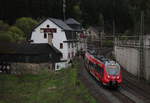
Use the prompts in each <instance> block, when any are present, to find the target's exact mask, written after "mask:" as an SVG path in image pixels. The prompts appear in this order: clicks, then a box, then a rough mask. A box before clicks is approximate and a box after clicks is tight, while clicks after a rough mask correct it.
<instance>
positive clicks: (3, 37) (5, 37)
mask: <svg viewBox="0 0 150 103" xmlns="http://www.w3.org/2000/svg"><path fill="white" fill-rule="evenodd" d="M13 41H14V40H13V37H12V35H10V34H9V33H8V32H0V42H13Z"/></svg>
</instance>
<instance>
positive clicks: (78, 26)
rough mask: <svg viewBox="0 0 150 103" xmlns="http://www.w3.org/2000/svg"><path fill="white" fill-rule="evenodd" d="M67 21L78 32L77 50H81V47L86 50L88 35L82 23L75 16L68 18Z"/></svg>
mask: <svg viewBox="0 0 150 103" xmlns="http://www.w3.org/2000/svg"><path fill="white" fill-rule="evenodd" d="M65 23H66V24H67V25H69V26H70V27H71V28H72V29H73V30H74V31H75V32H76V35H77V39H78V42H77V51H80V50H81V49H82V50H83V51H86V49H87V45H86V35H85V33H84V30H83V28H82V25H81V23H79V22H78V21H76V20H75V19H73V18H68V19H67V20H65Z"/></svg>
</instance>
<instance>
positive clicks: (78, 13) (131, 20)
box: [0, 0, 150, 34]
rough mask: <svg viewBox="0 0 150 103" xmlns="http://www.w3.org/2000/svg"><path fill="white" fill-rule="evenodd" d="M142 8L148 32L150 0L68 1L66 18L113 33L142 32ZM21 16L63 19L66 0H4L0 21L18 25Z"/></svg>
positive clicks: (37, 18) (1, 5)
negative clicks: (114, 29) (114, 30)
mask: <svg viewBox="0 0 150 103" xmlns="http://www.w3.org/2000/svg"><path fill="white" fill-rule="evenodd" d="M141 11H143V12H144V20H145V22H144V23H145V24H144V25H145V32H146V33H148V32H149V31H148V30H149V29H148V27H149V25H150V0H66V13H65V14H66V18H70V17H72V18H75V19H77V20H78V21H80V22H81V23H82V24H83V26H84V27H88V26H91V25H92V26H104V27H105V31H106V32H110V33H111V32H112V30H113V22H115V27H116V32H118V33H124V32H131V33H134V34H136V33H138V32H139V27H140V20H141V19H140V16H141ZM20 17H31V18H33V19H36V20H37V21H39V20H41V19H43V18H47V17H53V18H59V19H63V0H0V20H3V21H4V22H6V23H8V24H10V25H11V24H14V23H15V21H16V19H18V18H20Z"/></svg>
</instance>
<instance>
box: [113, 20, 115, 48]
mask: <svg viewBox="0 0 150 103" xmlns="http://www.w3.org/2000/svg"><path fill="white" fill-rule="evenodd" d="M115 33H116V24H115V20H113V42H114V45H115Z"/></svg>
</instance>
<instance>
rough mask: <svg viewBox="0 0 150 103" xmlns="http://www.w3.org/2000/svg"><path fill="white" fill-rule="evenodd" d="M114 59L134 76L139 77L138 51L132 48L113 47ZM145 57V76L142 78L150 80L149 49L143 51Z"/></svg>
mask: <svg viewBox="0 0 150 103" xmlns="http://www.w3.org/2000/svg"><path fill="white" fill-rule="evenodd" d="M114 51H115V57H116V60H117V61H118V62H119V63H120V64H121V65H122V66H123V67H124V68H125V69H126V70H127V71H128V72H130V73H132V74H133V75H135V76H138V75H139V73H140V72H139V64H140V56H139V50H138V49H137V48H133V47H120V46H115V47H114ZM144 56H145V60H144V61H145V68H143V70H145V75H144V77H145V78H146V79H147V80H150V49H149V48H145V49H144Z"/></svg>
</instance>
